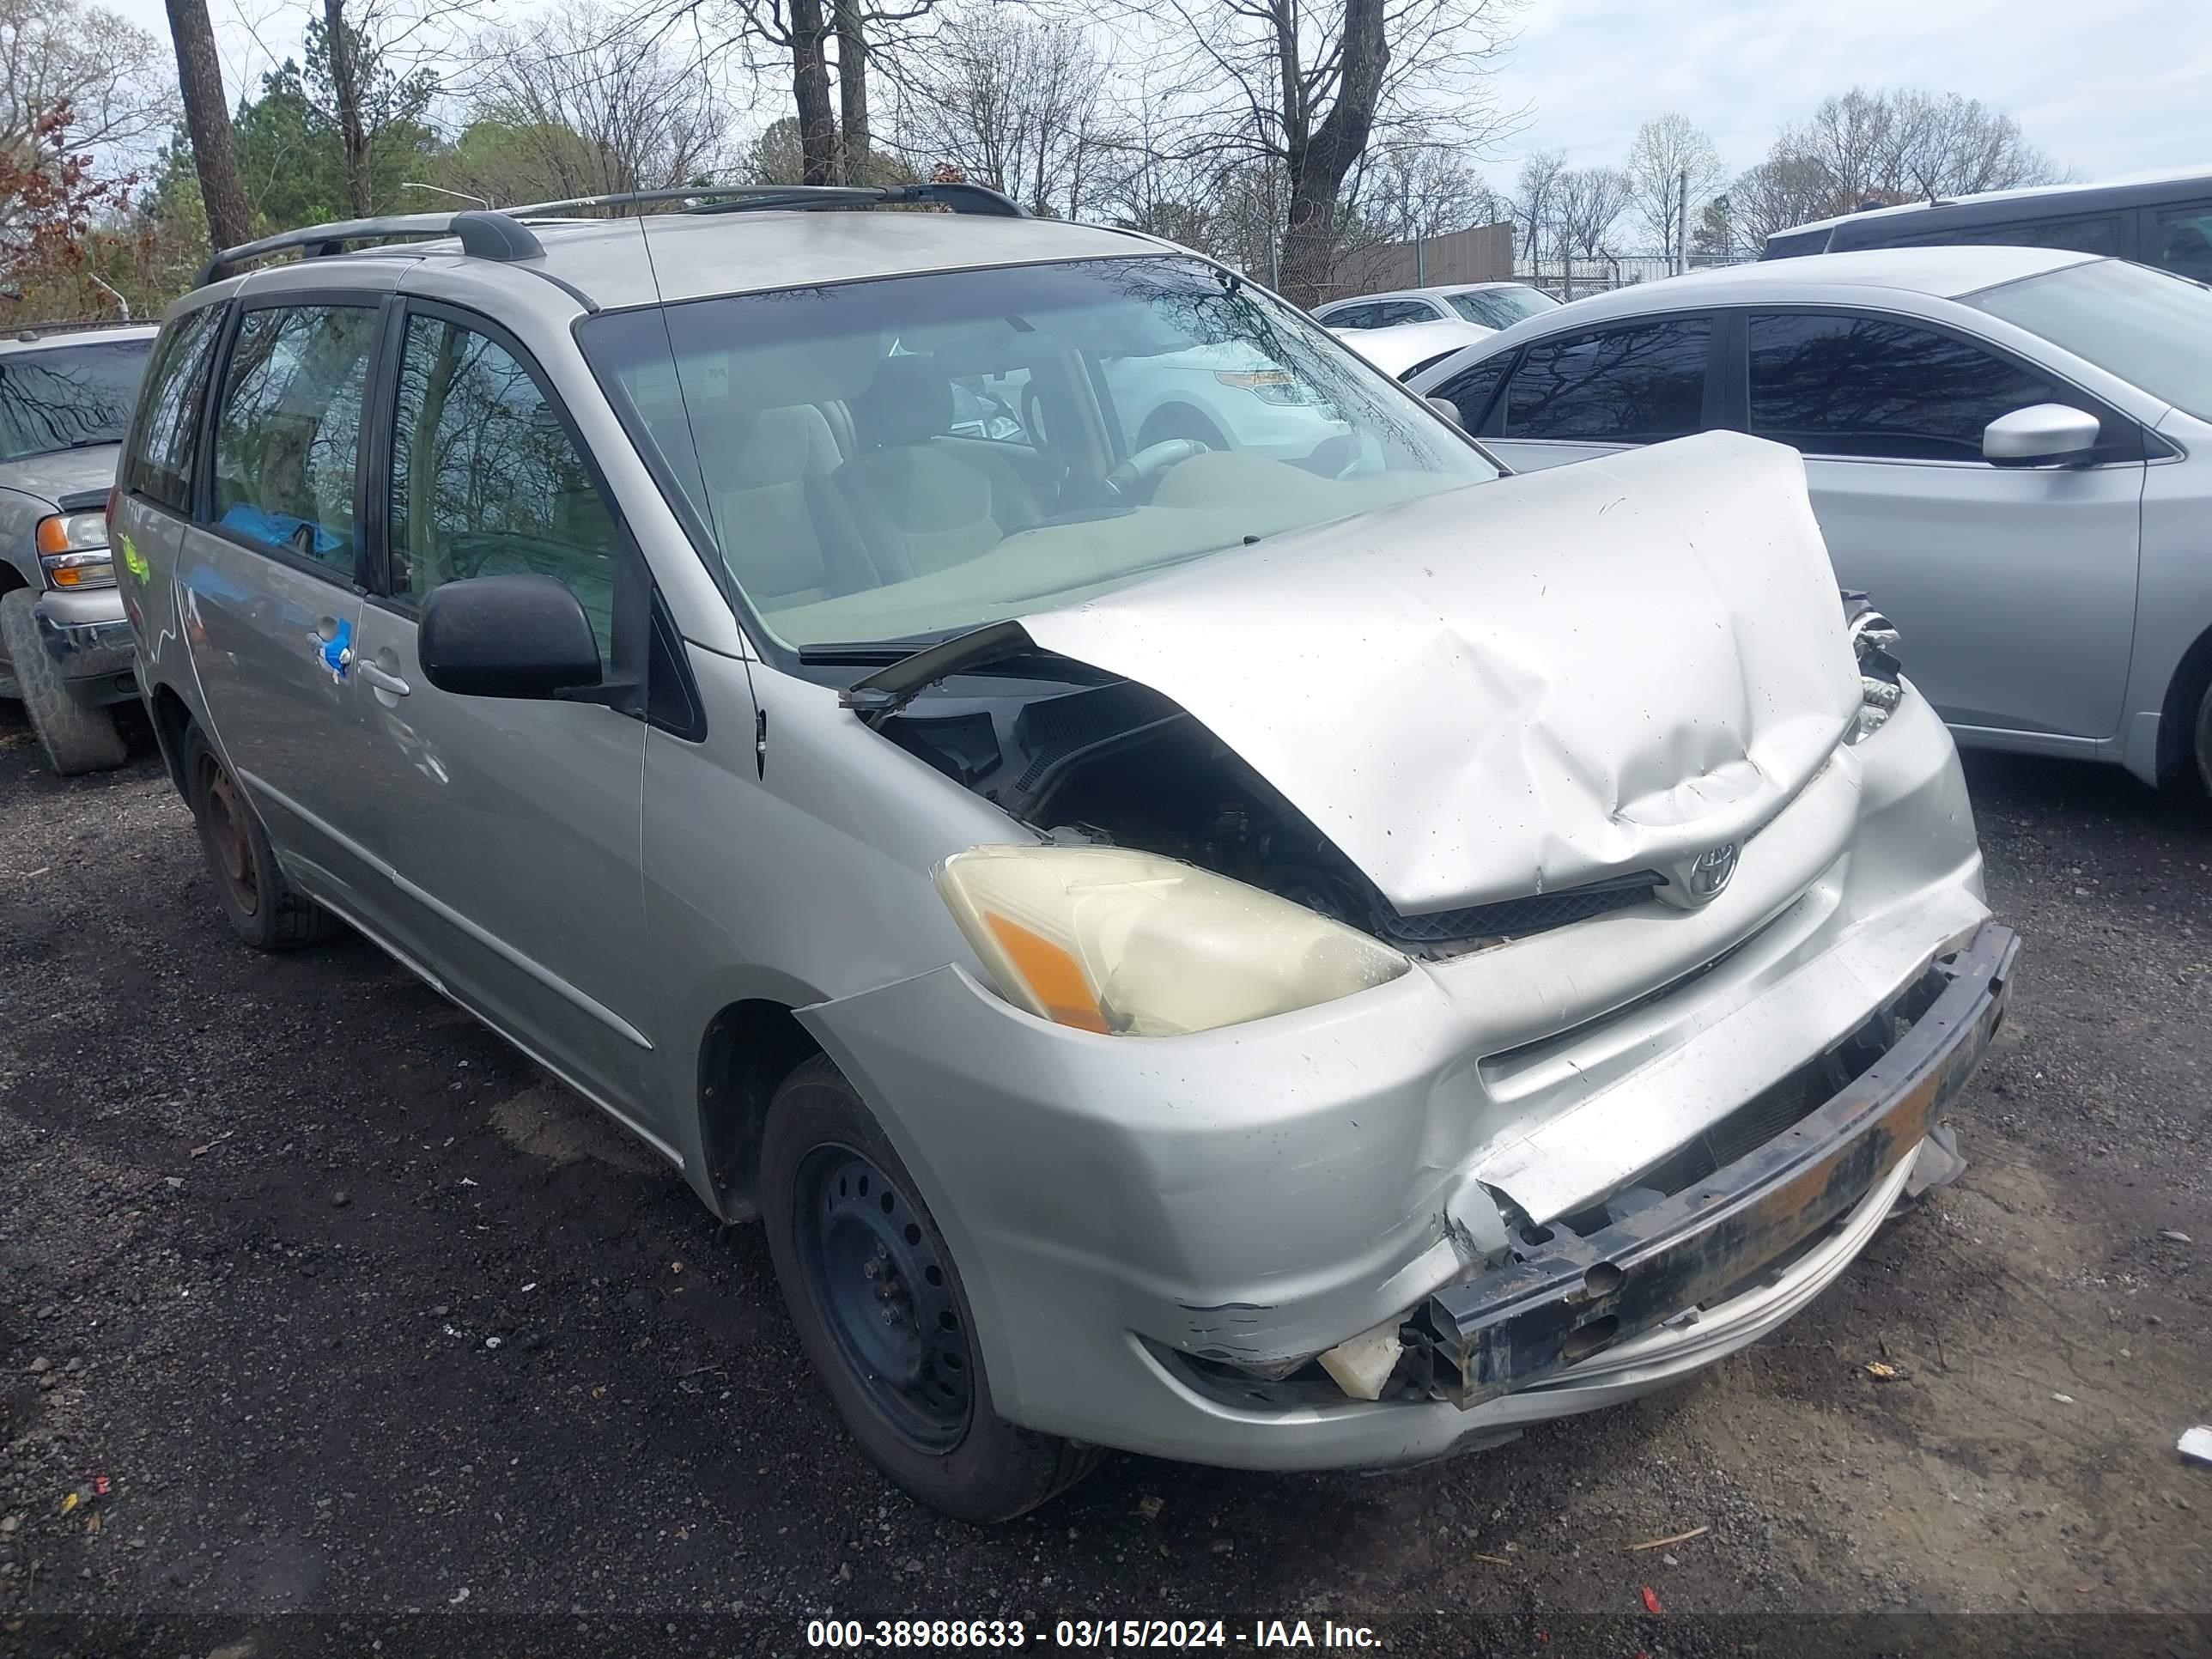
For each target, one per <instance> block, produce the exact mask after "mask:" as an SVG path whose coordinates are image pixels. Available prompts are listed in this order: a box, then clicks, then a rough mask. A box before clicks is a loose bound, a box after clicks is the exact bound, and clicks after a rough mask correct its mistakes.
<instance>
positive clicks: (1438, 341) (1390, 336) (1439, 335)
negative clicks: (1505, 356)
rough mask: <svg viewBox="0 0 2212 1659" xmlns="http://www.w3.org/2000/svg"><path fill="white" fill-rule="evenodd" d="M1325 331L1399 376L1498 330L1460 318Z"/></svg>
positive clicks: (1448, 354)
mask: <svg viewBox="0 0 2212 1659" xmlns="http://www.w3.org/2000/svg"><path fill="white" fill-rule="evenodd" d="M1329 332H1330V333H1332V334H1334V335H1335V336H1336V337H1337V338H1338V339H1340V340H1341V341H1343V342H1344V343H1345V344H1346V345H1348V346H1350V347H1351V348H1352V349H1353V350H1354V351H1356V352H1358V354H1359V355H1360V356H1363V357H1364V358H1366V359H1367V361H1368V362H1370V363H1372V364H1374V365H1375V367H1376V368H1379V369H1381V370H1382V371H1383V373H1384V374H1389V375H1391V376H1393V377H1395V379H1398V380H1405V379H1407V377H1408V376H1410V375H1413V374H1419V373H1420V372H1421V371H1422V370H1423V369H1425V368H1428V367H1429V366H1430V365H1431V364H1433V363H1438V362H1443V360H1444V359H1445V358H1447V357H1449V356H1454V355H1455V354H1456V353H1458V352H1460V351H1461V350H1462V349H1465V348H1467V347H1468V346H1471V345H1476V344H1480V343H1481V342H1483V341H1485V340H1488V339H1491V338H1492V337H1494V336H1495V335H1496V334H1497V332H1498V331H1497V330H1496V329H1494V328H1483V327H1480V326H1479V325H1476V324H1474V323H1462V322H1436V323H1401V324H1399V325H1397V326H1395V327H1394V328H1331V329H1329Z"/></svg>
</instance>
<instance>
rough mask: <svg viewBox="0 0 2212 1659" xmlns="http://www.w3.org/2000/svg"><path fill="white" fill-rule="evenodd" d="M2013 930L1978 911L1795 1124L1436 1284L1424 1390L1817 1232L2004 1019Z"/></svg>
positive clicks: (1559, 1344) (1476, 1399)
mask: <svg viewBox="0 0 2212 1659" xmlns="http://www.w3.org/2000/svg"><path fill="white" fill-rule="evenodd" d="M2018 951H2019V940H2018V939H2017V938H2016V937H2015V935H2014V933H2012V931H2011V930H2010V929H2009V928H2007V927H2001V926H1999V925H1998V924H1996V923H1995V922H1984V923H1983V924H1982V926H1981V927H1979V928H1978V930H1977V931H1976V932H1975V933H1974V934H1973V936H1972V939H1970V940H1969V941H1968V942H1967V944H1966V945H1965V946H1964V947H1962V948H1961V949H1960V950H1959V951H1956V952H1955V953H1954V954H1952V955H1949V956H1947V957H1942V958H1941V959H1940V960H1938V961H1937V962H1936V963H1935V964H1934V965H1933V966H1932V967H1931V969H1929V972H1930V974H1931V975H1935V976H1936V979H1937V985H1936V987H1931V988H1933V990H1934V999H1933V1000H1932V1001H1930V1002H1929V1004H1928V1005H1927V1006H1925V1007H1924V1009H1923V1010H1922V1011H1921V1012H1919V1013H1918V1015H1917V1018H1915V1020H1914V1023H1913V1024H1912V1028H1911V1030H1909V1031H1907V1032H1906V1033H1905V1036H1904V1037H1903V1038H1902V1039H1901V1040H1899V1042H1897V1044H1896V1045H1895V1046H1894V1047H1893V1048H1890V1049H1889V1050H1888V1051H1887V1053H1886V1054H1883V1055H1882V1056H1881V1059H1880V1060H1877V1061H1875V1064H1874V1065H1873V1066H1871V1067H1870V1068H1869V1070H1867V1071H1866V1072H1865V1073H1862V1074H1861V1075H1860V1076H1859V1077H1857V1079H1854V1080H1853V1081H1852V1082H1850V1084H1849V1085H1846V1086H1845V1087H1844V1089H1843V1090H1842V1091H1840V1092H1838V1093H1837V1094H1836V1095H1834V1096H1833V1097H1831V1098H1830V1099H1829V1100H1828V1101H1827V1102H1826V1103H1825V1104H1823V1105H1822V1106H1820V1108H1819V1109H1817V1110H1815V1111H1814V1112H1813V1113H1812V1114H1811V1115H1809V1116H1807V1117H1805V1118H1803V1119H1802V1120H1801V1121H1799V1122H1797V1123H1796V1125H1795V1126H1794V1127H1791V1128H1790V1129H1788V1130H1787V1131H1785V1132H1784V1133H1781V1134H1779V1135H1778V1136H1776V1137H1775V1138H1774V1139H1771V1140H1769V1141H1767V1142H1765V1144H1764V1145H1762V1146H1759V1147H1758V1148H1757V1149H1756V1150H1754V1151H1753V1152H1749V1153H1747V1154H1746V1155H1744V1156H1743V1157H1741V1158H1738V1159H1736V1160H1735V1162H1734V1163H1732V1164H1727V1165H1725V1166H1723V1168H1721V1169H1719V1170H1716V1171H1714V1172H1713V1173H1712V1174H1711V1176H1707V1177H1705V1179H1704V1180H1702V1181H1699V1182H1693V1183H1692V1185H1691V1186H1690V1187H1688V1188H1686V1189H1684V1190H1683V1191H1681V1192H1679V1193H1677V1194H1674V1195H1673V1196H1672V1197H1670V1198H1667V1199H1664V1200H1660V1201H1658V1202H1656V1203H1653V1204H1651V1205H1650V1206H1648V1207H1645V1208H1643V1209H1639V1210H1637V1211H1635V1212H1633V1213H1632V1214H1630V1215H1628V1216H1626V1217H1625V1218H1622V1219H1620V1220H1619V1221H1616V1222H1613V1224H1612V1225H1609V1226H1607V1227H1605V1228H1603V1229H1601V1231H1595V1232H1593V1233H1590V1234H1588V1235H1586V1236H1579V1237H1578V1236H1577V1235H1576V1234H1574V1233H1572V1232H1571V1231H1567V1230H1566V1229H1565V1228H1564V1227H1562V1228H1558V1229H1555V1230H1553V1231H1552V1232H1551V1233H1550V1235H1549V1237H1546V1238H1544V1239H1542V1240H1541V1243H1539V1244H1537V1245H1536V1246H1535V1248H1534V1249H1531V1250H1530V1251H1529V1253H1528V1255H1525V1256H1524V1257H1522V1259H1521V1260H1519V1261H1514V1262H1512V1263H1510V1264H1509V1265H1507V1266H1505V1267H1498V1268H1495V1269H1492V1270H1491V1271H1489V1272H1486V1273H1481V1274H1480V1275H1478V1276H1476V1277H1474V1278H1472V1279H1465V1280H1462V1281H1461V1282H1458V1283H1455V1284H1453V1285H1447V1286H1446V1287H1444V1288H1443V1290H1441V1291H1437V1292H1436V1293H1435V1294H1434V1295H1433V1296H1431V1297H1430V1298H1429V1300H1428V1302H1427V1303H1426V1304H1425V1305H1424V1307H1423V1308H1422V1310H1420V1313H1419V1318H1418V1319H1417V1321H1416V1324H1417V1325H1418V1326H1419V1328H1421V1329H1422V1330H1423V1331H1424V1332H1425V1336H1426V1339H1427V1345H1428V1346H1429V1347H1430V1351H1431V1360H1432V1364H1433V1365H1434V1376H1433V1378H1432V1380H1431V1387H1432V1388H1433V1389H1434V1391H1435V1392H1436V1393H1437V1395H1439V1396H1440V1397H1443V1398H1446V1399H1449V1400H1450V1401H1453V1403H1455V1404H1456V1405H1458V1406H1459V1407H1462V1409H1465V1408H1468V1407H1475V1406H1479V1405H1481V1404H1482V1403H1483V1402H1485V1401H1490V1400H1494V1399H1496V1398H1498V1396H1500V1395H1507V1394H1511V1393H1514V1392H1516V1391H1517V1390H1520V1389H1527V1388H1530V1387H1532V1386H1534V1385H1536V1384H1540V1383H1543V1382H1545V1381H1546V1380H1547V1378H1549V1377H1551V1376H1553V1374H1554V1373H1557V1372H1559V1371H1561V1370H1565V1369H1566V1368H1567V1367H1568V1366H1570V1365H1572V1364H1576V1363H1577V1362H1578V1361H1581V1360H1583V1359H1585V1358H1589V1356H1591V1355H1593V1354H1595V1353H1597V1352H1601V1351H1602V1350H1604V1349H1606V1348H1609V1347H1611V1346H1613V1345H1615V1344H1616V1343H1619V1342H1621V1341H1624V1340H1626V1339H1628V1338H1630V1337H1632V1336H1634V1335H1635V1334H1638V1332H1642V1331H1646V1330H1649V1329H1651V1328H1654V1327H1656V1326H1658V1325H1662V1324H1664V1323H1665V1322H1668V1321H1669V1320H1671V1319H1674V1318H1675V1317H1677V1316H1680V1315H1681V1314H1682V1313H1684V1312H1685V1311H1686V1310H1690V1309H1692V1308H1694V1307H1696V1306H1698V1305H1699V1304H1701V1303H1706V1302H1710V1301H1712V1300H1714V1299H1716V1298H1718V1297H1724V1296H1726V1295H1727V1294H1728V1293H1729V1292H1730V1291H1732V1290H1733V1289H1735V1287H1737V1286H1740V1285H1743V1284H1744V1283H1745V1281H1747V1279H1752V1278H1753V1277H1755V1276H1756V1275H1758V1274H1759V1273H1760V1272H1761V1271H1762V1270H1764V1269H1766V1268H1768V1267H1771V1266H1773V1265H1775V1264H1777V1263H1778V1262H1779V1261H1781V1260H1782V1259H1783V1258H1784V1257H1787V1256H1789V1255H1791V1253H1792V1252H1794V1251H1796V1250H1797V1249H1799V1248H1800V1247H1802V1246H1804V1245H1806V1244H1807V1243H1809V1242H1812V1241H1814V1240H1815V1239H1817V1237H1819V1236H1820V1234H1822V1233H1823V1232H1824V1231H1826V1230H1827V1229H1828V1228H1829V1227H1830V1226H1832V1225H1834V1224H1835V1223H1836V1222H1838V1220H1839V1219H1840V1218H1842V1217H1844V1215H1846V1214H1847V1213H1849V1212H1850V1211H1851V1210H1853V1209H1854V1208H1855V1207H1856V1206H1858V1205H1859V1203H1860V1202H1861V1201H1862V1200H1863V1199H1864V1198H1865V1197H1866V1195H1867V1194H1868V1193H1869V1191H1871V1190H1872V1189H1873V1188H1875V1186H1877V1185H1879V1184H1880V1183H1881V1182H1883V1181H1884V1180H1885V1179H1886V1178H1887V1176H1890V1175H1891V1173H1892V1172H1893V1170H1896V1168H1897V1166H1898V1165H1899V1164H1901V1163H1902V1162H1903V1161H1904V1160H1905V1158H1909V1157H1910V1156H1911V1155H1912V1153H1913V1152H1914V1151H1915V1149H1916V1148H1917V1147H1918V1146H1920V1144H1921V1143H1922V1141H1923V1139H1925V1138H1926V1137H1927V1135H1928V1133H1929V1131H1930V1129H1931V1128H1933V1127H1935V1123H1936V1117H1937V1115H1938V1114H1939V1113H1940V1112H1941V1111H1942V1108H1943V1107H1944V1106H1945V1105H1946V1104H1947V1103H1948V1102H1949V1101H1950V1100H1951V1098H1952V1097H1953V1096H1954V1095H1955V1094H1956V1093H1957V1092H1958V1091H1959V1090H1960V1088H1961V1087H1962V1086H1964V1085H1965V1083H1966V1079H1967V1078H1968V1077H1969V1076H1971V1075H1972V1072H1973V1070H1974V1067H1975V1066H1976V1064H1977V1063H1978V1061H1979V1060H1980V1059H1981V1057H1982V1054H1983V1053H1984V1050H1985V1049H1986V1048H1988V1046H1989V1042H1990V1037H1991V1036H1993V1035H1994V1034H1995V1032H1996V1029H1997V1026H1998V1024H2000V1023H2001V1022H2002V1019H2003V1018H2004V1009H2005V1004H2006V1001H2007V999H2008V996H2009V994H2010V991H2011V976H2012V965H2013V959H2014V957H2015V955H2016V954H2017V953H2018Z"/></svg>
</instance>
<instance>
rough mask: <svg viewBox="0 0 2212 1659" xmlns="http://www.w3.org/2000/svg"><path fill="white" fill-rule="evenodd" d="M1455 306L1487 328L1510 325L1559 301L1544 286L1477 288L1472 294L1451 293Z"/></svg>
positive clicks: (1472, 320) (1553, 308)
mask: <svg viewBox="0 0 2212 1659" xmlns="http://www.w3.org/2000/svg"><path fill="white" fill-rule="evenodd" d="M1451 302H1452V309H1453V310H1455V311H1456V312H1458V313H1459V314H1460V315H1461V316H1462V317H1464V318H1466V319H1468V321H1469V322H1470V323H1480V324H1481V325H1483V326H1484V327H1485V328H1510V327H1512V325H1514V324H1516V323H1517V322H1519V321H1520V320H1521V319H1522V318H1524V317H1534V316H1536V315H1538V314H1539V313H1542V312H1547V311H1555V310H1557V309H1558V308H1559V301H1557V300H1554V299H1553V297H1552V296H1551V295H1548V294H1546V293H1544V292H1542V291H1541V289H1533V288H1522V287H1520V286H1518V285H1517V284H1516V285H1515V286H1513V287H1510V288H1483V289H1476V290H1475V291H1474V293H1472V294H1455V295H1452V296H1451Z"/></svg>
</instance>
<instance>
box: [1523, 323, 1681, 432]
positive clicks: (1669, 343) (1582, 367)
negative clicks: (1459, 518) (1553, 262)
mask: <svg viewBox="0 0 2212 1659" xmlns="http://www.w3.org/2000/svg"><path fill="white" fill-rule="evenodd" d="M1711 331H1712V330H1711V323H1710V322H1708V320H1707V319H1705V318H1703V317H1672V318H1668V319H1666V320H1665V321H1663V322H1656V323H1642V324H1638V325H1636V326H1634V327H1632V328H1615V329H1608V330H1607V331H1605V332H1603V333H1600V334H1576V335H1570V336H1568V337H1566V338H1565V339H1558V340H1540V341H1538V342H1537V343H1535V344H1534V345H1532V346H1530V347H1529V348H1528V350H1527V351H1526V352H1524V353H1523V354H1522V358H1521V366H1520V368H1516V370H1514V372H1513V381H1512V384H1511V385H1510V386H1509V387H1508V388H1507V389H1506V393H1505V428H1504V435H1505V436H1506V437H1509V438H1562V439H1581V440H1584V441H1589V442H1594V443H1631V442H1640V441H1648V440H1650V439H1656V438H1679V437H1681V436H1683V435H1685V434H1686V433H1692V432H1695V431H1696V430H1697V429H1698V428H1699V424H1700V417H1701V416H1702V415H1703V413H1704V410H1705V356H1706V350H1705V348H1706V342H1707V341H1708V339H1709V338H1710V337H1711Z"/></svg>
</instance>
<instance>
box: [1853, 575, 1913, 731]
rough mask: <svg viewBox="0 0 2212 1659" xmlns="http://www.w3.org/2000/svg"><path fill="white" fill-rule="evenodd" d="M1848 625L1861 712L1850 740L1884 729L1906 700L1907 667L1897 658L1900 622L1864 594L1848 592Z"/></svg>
mask: <svg viewBox="0 0 2212 1659" xmlns="http://www.w3.org/2000/svg"><path fill="white" fill-rule="evenodd" d="M1844 629H1845V631H1846V632H1847V633H1849V634H1850V641H1851V652H1852V654H1853V655H1854V656H1856V657H1857V659H1858V663H1859V714H1858V720H1857V724H1856V725H1855V726H1852V728H1851V731H1850V741H1851V742H1853V743H1857V742H1859V741H1860V740H1861V739H1863V738H1869V737H1871V736H1873V735H1874V733H1875V732H1879V731H1881V728H1882V726H1883V725H1884V724H1885V723H1886V722H1887V720H1888V719H1889V717H1890V716H1891V715H1892V714H1894V713H1896V712H1897V705H1898V704H1899V702H1902V701H1904V698H1905V684H1904V681H1903V679H1902V678H1901V676H1902V675H1903V673H1904V668H1903V665H1901V664H1899V661H1898V659H1897V642H1898V638H1899V635H1898V631H1897V624H1896V623H1893V622H1892V621H1890V619H1889V618H1888V617H1885V616H1883V615H1882V614H1881V611H1877V610H1875V608H1874V605H1873V604H1872V602H1870V601H1869V599H1867V596H1866V595H1865V594H1863V593H1846V594H1844Z"/></svg>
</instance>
